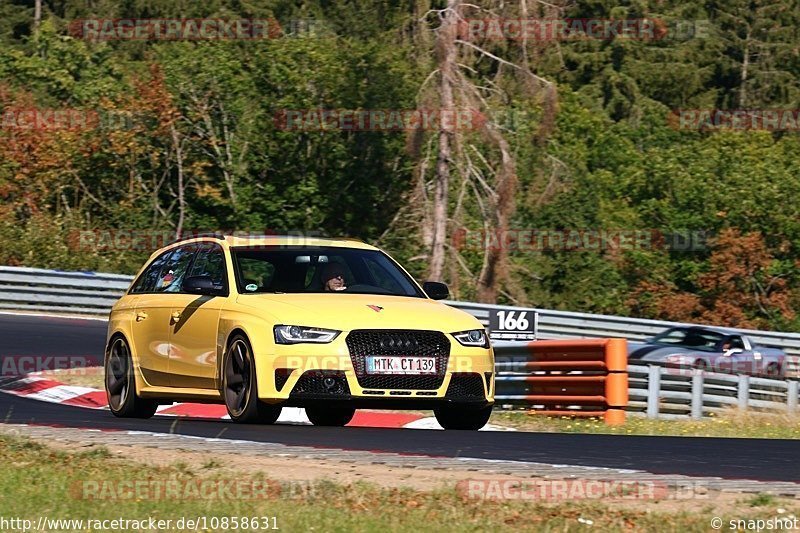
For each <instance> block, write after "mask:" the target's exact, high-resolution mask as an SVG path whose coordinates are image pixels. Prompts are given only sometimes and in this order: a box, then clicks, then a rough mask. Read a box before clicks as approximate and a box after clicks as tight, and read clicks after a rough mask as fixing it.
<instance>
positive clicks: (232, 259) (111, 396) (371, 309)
mask: <svg viewBox="0 0 800 533" xmlns="http://www.w3.org/2000/svg"><path fill="white" fill-rule="evenodd" d="M447 297H448V289H447V286H446V285H444V284H442V283H436V282H426V283H424V284H423V285H422V286H420V285H419V284H417V282H416V281H415V280H414V279H413V278H412V277H411V276H410V275H409V274H408V273H407V272H406V271H405V270H404V269H403V268H402V267H401V266H400V265H399V264H398V263H397V262H395V261H394V260H393V259H392V258H391V257H389V255H387V254H386V253H385V252H383V251H381V250H380V249H378V248H375V247H373V246H370V245H368V244H365V243H363V242H359V241H355V240H351V239H323V238H299V237H291V236H285V237H281V236H265V237H263V238H252V237H235V236H222V235H214V236H204V237H192V238H190V239H186V240H182V241H177V242H175V243H172V244H171V245H169V246H167V247H165V248H162V249H160V250H158V251H156V252H155V253H154V254H153V255H152V256H151V257H150V259H149V260H148V261H147V263H146V264H145V266H144V267H143V268H142V269H141V271H140V272H139V273H138V275H137V276H136V277H135V278H134V281H133V283H132V284H131V287H130V288H129V289H128V291H127V293H126V294H125V295H124V296H123V297H122V298H120V299H119V301H117V303H116V304H115V305H114V307H113V308H112V310H111V314H110V318H109V325H108V340H107V344H106V354H105V387H106V392H107V395H108V403H109V407H110V409H111V411H112V412H113V413H114V414H115V415H116V416H120V417H138V418H149V417H151V416H153V414H155V412H156V409H157V407H158V406H159V405H160V404H170V403H172V402H175V401H186V402H204V403H224V404H225V406H226V407H227V411H228V414H229V415H230V418H231V419H232V420H234V421H236V422H249V423H263V424H271V423H273V422H275V421H276V420H277V419H278V417H279V415H280V412H281V409H282V408H283V407H284V406H291V407H303V408H305V410H306V413H307V415H308V418H309V420H310V421H311V422H312V423H313V424H315V425H323V426H344V425H346V424H347V423H348V422H349V421H350V420H351V419H352V417H353V414H354V413H355V410H356V409H360V408H361V409H433V411H434V414H435V416H436V419H437V420H438V421H439V423H440V424H441V425H442V427H444V428H445V429H472V430H475V429H479V428H481V427H483V426H484V425H485V424H486V422H487V421H488V420H489V417H490V415H491V411H492V405H493V403H494V396H493V395H494V356H493V353H492V349H491V346H490V344H489V339H488V335H487V332H486V330H485V329H484V327H483V326H482V325H481V323H480V322H479V321H478V320H477V319H476V318H475V317H473V316H472V315H470V314H468V313H465V312H463V311H460V310H458V309H455V308H453V307H450V306H448V305H445V304H444V303H442V302H438V301H436V300H441V299H445V298H447Z"/></svg>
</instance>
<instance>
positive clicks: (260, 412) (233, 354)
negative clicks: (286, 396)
mask: <svg viewBox="0 0 800 533" xmlns="http://www.w3.org/2000/svg"><path fill="white" fill-rule="evenodd" d="M222 397H223V399H224V400H225V408H226V409H227V410H228V415H229V416H230V417H231V420H233V421H234V422H239V423H242V424H274V423H275V421H277V420H278V417H279V416H280V415H281V410H282V406H281V405H270V404H267V403H264V402H262V401H261V400H259V399H258V378H257V376H256V366H255V359H254V358H253V350H252V348H251V347H250V342H249V341H248V340H247V338H246V337H245V336H244V335H234V336H233V337H231V340H230V341H229V342H228V347H227V349H226V350H225V358H224V361H223V365H222Z"/></svg>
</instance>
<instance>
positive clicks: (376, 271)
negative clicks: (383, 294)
mask: <svg viewBox="0 0 800 533" xmlns="http://www.w3.org/2000/svg"><path fill="white" fill-rule="evenodd" d="M364 264H366V265H367V269H368V270H369V273H370V274H371V275H372V279H373V280H374V282H375V285H377V286H379V287H382V288H384V289H386V290H388V291H391V292H400V291H402V290H403V289H402V287H401V285H400V282H399V280H396V279H394V278H393V277H392V275H391V273H390V272H389V271H388V270H386V268H384V267H383V266H382V265H380V264H379V263H378V261H376V260H375V259H374V258H372V257H370V258H365V259H364Z"/></svg>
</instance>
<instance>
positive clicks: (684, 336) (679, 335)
mask: <svg viewBox="0 0 800 533" xmlns="http://www.w3.org/2000/svg"><path fill="white" fill-rule="evenodd" d="M723 337H724V335H722V334H721V333H717V332H715V331H710V330H707V329H701V328H686V329H681V328H673V329H668V330H667V331H665V332H663V333H660V334H659V335H656V336H655V337H653V339H652V342H654V343H658V344H670V345H676V346H681V347H683V348H691V349H693V350H700V351H704V352H713V351H714V350H715V349H717V347H718V346H719V345H720V343H721V341H722V339H723Z"/></svg>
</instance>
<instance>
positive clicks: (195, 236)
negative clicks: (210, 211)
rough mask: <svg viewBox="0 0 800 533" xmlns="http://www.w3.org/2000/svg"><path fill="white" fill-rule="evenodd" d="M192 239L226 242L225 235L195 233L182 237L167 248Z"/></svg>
mask: <svg viewBox="0 0 800 533" xmlns="http://www.w3.org/2000/svg"><path fill="white" fill-rule="evenodd" d="M192 239H217V240H220V241H224V240H225V235H222V234H220V233H195V234H191V235H187V236H185V237H180V238H179V239H175V240H174V241H172V242H171V243H169V244H167V246H172V245H173V244H177V243H179V242H183V241H190V240H192Z"/></svg>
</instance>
